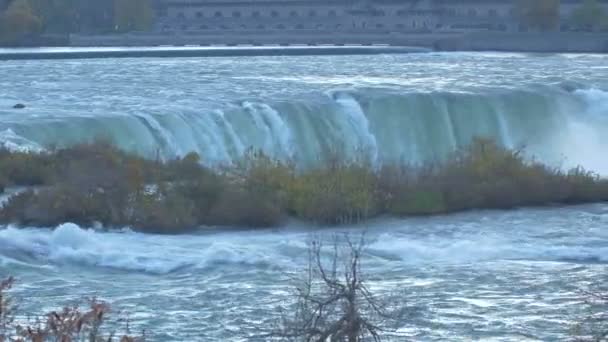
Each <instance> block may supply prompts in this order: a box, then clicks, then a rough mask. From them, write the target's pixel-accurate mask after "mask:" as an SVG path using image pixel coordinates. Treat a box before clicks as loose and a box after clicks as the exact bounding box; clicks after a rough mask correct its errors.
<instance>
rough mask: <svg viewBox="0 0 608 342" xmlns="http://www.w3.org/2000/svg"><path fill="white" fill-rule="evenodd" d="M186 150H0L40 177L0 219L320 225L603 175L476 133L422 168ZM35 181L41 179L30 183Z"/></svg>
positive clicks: (507, 200) (17, 179) (142, 225)
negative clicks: (213, 161) (168, 155)
mask: <svg viewBox="0 0 608 342" xmlns="http://www.w3.org/2000/svg"><path fill="white" fill-rule="evenodd" d="M200 160H201V158H200V156H199V155H198V154H195V153H190V154H188V155H186V156H185V157H183V158H177V159H175V160H171V161H168V162H166V163H163V162H160V161H149V160H145V159H142V158H140V157H137V156H134V155H131V154H128V153H125V152H122V151H120V150H118V149H117V148H115V147H113V146H112V145H110V144H107V143H103V142H98V143H94V144H86V145H78V146H74V147H70V148H66V149H61V150H55V151H52V152H48V153H21V152H10V151H7V150H0V190H1V189H2V187H3V186H9V185H26V186H38V188H37V189H36V191H34V190H31V191H26V192H24V193H21V194H19V195H16V196H13V197H11V198H10V199H9V200H8V203H7V204H6V205H5V206H4V207H3V208H0V222H2V223H8V222H12V223H18V224H21V225H34V226H56V225H58V224H61V223H64V222H68V221H69V222H74V223H78V224H82V225H91V224H93V223H94V222H101V223H102V224H104V225H106V226H131V227H133V228H135V229H139V230H146V231H154V232H162V233H170V232H171V233H172V232H178V231H182V230H185V229H191V228H194V227H197V226H201V225H220V226H249V227H268V226H276V225H279V224H282V223H283V222H284V221H285V218H286V217H287V216H292V217H295V218H299V219H303V220H308V221H312V222H315V223H319V224H347V223H356V222H359V221H361V220H364V219H367V218H370V217H373V216H374V215H378V214H390V215H397V216H408V215H432V214H439V213H448V212H454V211H462V210H471V209H482V208H488V209H506V208H514V207H520V206H530V205H547V204H553V203H562V204H571V203H588V202H597V201H607V200H608V180H606V179H603V178H600V177H599V176H598V175H596V174H593V173H591V172H588V171H585V170H584V169H582V168H575V169H573V170H570V171H568V172H562V171H561V170H559V169H554V168H550V167H547V166H545V165H543V164H541V163H539V162H537V161H535V160H528V159H526V158H524V156H523V154H522V153H520V151H511V150H508V149H505V148H503V147H501V146H499V145H498V144H496V143H494V142H493V141H491V140H487V139H475V140H474V141H473V142H472V143H471V145H470V146H468V147H466V148H464V149H462V150H460V151H457V152H456V153H454V154H453V155H452V156H450V157H449V158H447V159H446V160H445V161H443V162H439V163H435V164H429V165H423V166H416V167H414V166H401V165H400V166H396V165H387V166H383V167H382V168H380V169H378V170H377V169H375V168H373V167H370V166H369V165H367V164H365V163H340V162H336V161H330V162H329V163H328V164H326V165H323V166H321V167H318V168H316V169H311V170H296V169H295V167H293V165H291V164H289V163H282V162H278V161H276V160H272V159H271V158H269V157H267V156H265V155H264V154H263V153H249V154H248V155H247V156H246V157H245V158H244V159H243V160H242V161H241V162H240V163H239V164H238V165H236V166H234V167H231V168H227V169H223V170H211V169H209V168H206V167H204V166H202V165H201V164H200ZM40 186H42V187H40Z"/></svg>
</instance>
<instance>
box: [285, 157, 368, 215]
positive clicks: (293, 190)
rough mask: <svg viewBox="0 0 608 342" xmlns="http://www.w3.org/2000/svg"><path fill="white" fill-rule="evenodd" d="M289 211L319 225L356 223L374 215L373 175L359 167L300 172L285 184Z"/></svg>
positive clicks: (338, 167)
mask: <svg viewBox="0 0 608 342" xmlns="http://www.w3.org/2000/svg"><path fill="white" fill-rule="evenodd" d="M287 191H288V208H289V212H290V213H291V214H293V215H295V216H297V217H300V218H303V219H307V220H311V221H314V222H317V223H323V224H345V223H356V222H359V221H361V220H363V219H366V218H368V217H370V216H372V215H374V214H375V213H376V212H377V209H378V198H377V192H376V175H375V174H374V173H373V171H372V169H371V168H369V167H366V166H359V165H354V164H353V165H334V166H331V167H329V168H324V169H316V170H312V171H308V172H304V173H303V174H301V175H298V176H297V177H295V179H294V180H293V182H291V183H290V184H288V188H287Z"/></svg>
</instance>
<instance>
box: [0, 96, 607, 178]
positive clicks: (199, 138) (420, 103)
mask: <svg viewBox="0 0 608 342" xmlns="http://www.w3.org/2000/svg"><path fill="white" fill-rule="evenodd" d="M0 129H5V131H4V133H2V134H0V143H2V144H4V145H10V146H11V147H14V148H18V147H21V146H23V147H28V146H29V148H32V147H34V148H35V147H40V146H51V145H53V146H66V145H72V144H75V143H81V142H87V141H90V140H91V139H94V138H102V139H106V140H110V141H111V142H114V143H115V144H117V145H118V146H120V147H121V148H123V149H125V150H128V151H132V152H136V153H139V154H142V155H145V156H148V157H157V156H160V157H163V158H172V157H175V156H180V155H184V154H186V153H188V152H192V151H194V152H198V153H199V154H200V155H201V156H202V160H203V162H204V163H206V164H208V165H217V164H231V163H234V162H235V161H236V160H238V159H240V158H241V157H242V156H243V154H244V153H246V152H247V150H248V149H256V150H262V151H264V152H265V153H266V154H268V155H270V156H272V157H275V158H278V159H283V160H290V161H293V162H295V163H296V164H298V165H300V166H304V167H306V166H312V165H315V164H317V163H318V162H319V161H322V160H324V159H325V158H329V157H332V156H335V155H340V156H343V157H344V158H346V159H357V160H361V159H365V160H367V161H369V162H371V163H375V164H382V163H394V162H408V163H421V162H425V161H432V160H437V159H441V158H443V157H444V156H445V155H446V154H448V153H450V152H452V151H454V150H456V149H458V148H460V147H462V146H465V145H467V144H468V143H469V142H470V141H471V139H472V138H473V137H475V136H484V137H490V138H494V139H495V140H497V141H499V142H500V143H502V144H503V145H505V146H507V147H513V148H519V147H522V146H526V147H527V151H529V153H531V154H533V155H534V156H535V157H537V158H539V159H541V160H543V161H546V162H550V163H552V164H560V165H565V166H576V165H582V166H585V167H587V168H589V169H592V170H595V171H598V172H601V173H608V161H604V160H600V158H597V156H598V153H599V152H601V151H604V150H605V149H606V147H608V136H606V135H605V134H603V132H605V131H606V129H608V93H607V92H605V91H603V90H600V89H584V88H581V86H580V85H578V84H563V85H560V86H538V87H532V88H529V89H524V90H516V89H495V90H488V91H486V92H483V93H475V94H473V93H447V92H429V93H403V92H402V91H396V90H391V89H350V90H334V91H329V92H327V93H326V94H325V95H324V96H320V97H319V96H317V97H315V98H314V99H311V98H304V99H301V100H294V101H277V102H274V103H264V102H256V101H244V102H240V103H234V104H232V105H229V106H227V107H225V108H222V109H216V110H213V111H208V112H203V113H197V112H195V111H192V112H188V113H185V112H182V113H166V114H165V115H156V114H155V115H153V114H148V113H145V112H142V113H140V114H137V115H107V116H66V117H62V118H53V119H48V120H42V119H40V120H26V121H24V122H10V123H7V122H2V121H0Z"/></svg>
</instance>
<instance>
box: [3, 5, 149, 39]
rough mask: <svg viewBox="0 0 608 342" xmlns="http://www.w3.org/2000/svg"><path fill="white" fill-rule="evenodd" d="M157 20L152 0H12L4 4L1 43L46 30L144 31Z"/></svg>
mask: <svg viewBox="0 0 608 342" xmlns="http://www.w3.org/2000/svg"><path fill="white" fill-rule="evenodd" d="M153 20H154V7H153V3H152V0H105V1H103V0H9V2H8V5H7V6H6V8H4V9H2V8H0V44H13V43H16V42H19V41H20V40H23V39H27V38H29V37H35V36H37V35H40V34H42V33H45V34H67V33H76V32H87V33H111V32H127V31H143V30H147V29H149V28H150V27H151V26H152V23H153Z"/></svg>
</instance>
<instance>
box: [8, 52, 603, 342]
mask: <svg viewBox="0 0 608 342" xmlns="http://www.w3.org/2000/svg"><path fill="white" fill-rule="evenodd" d="M606 65H608V56H602V55H524V54H492V53H445V54H444V53H429V54H416V55H391V56H339V57H338V56H334V57H331V56H320V57H259V58H257V57H256V58H217V59H204V58H191V59H187V58H186V59H177V60H172V59H121V60H113V59H99V60H86V61H85V60H82V61H80V60H69V61H58V60H55V61H7V62H0V75H1V76H2V77H0V89H2V91H1V92H0V142H2V144H4V145H5V146H6V147H8V148H11V149H23V150H28V149H29V150H42V149H45V148H48V147H50V146H67V145H70V144H75V143H78V142H85V141H92V140H94V139H108V140H111V141H112V142H114V143H116V144H117V145H119V146H121V147H122V148H124V149H126V150H130V151H134V152H137V153H141V154H143V155H147V156H155V155H156V154H157V153H160V154H161V155H162V156H163V157H165V158H171V157H174V156H177V155H183V154H185V153H188V152H190V151H197V152H199V153H200V154H201V156H202V160H203V161H204V162H205V163H207V164H210V165H217V164H226V163H231V162H234V161H235V160H237V159H238V158H239V157H240V156H242V155H243V154H244V153H246V152H247V150H249V149H251V148H254V149H262V150H264V151H265V152H266V153H268V154H269V155H271V156H274V157H276V158H281V159H286V160H293V161H295V162H296V163H298V164H299V165H301V166H303V167H307V166H312V165H315V164H316V163H318V162H319V161H321V160H323V158H325V157H327V156H331V155H333V154H335V153H338V154H339V155H342V156H346V157H349V158H364V159H365V160H367V161H369V162H372V163H377V164H380V163H387V162H413V163H416V162H422V161H426V160H435V159H438V158H441V157H442V156H445V155H446V154H447V153H449V152H451V151H453V150H454V149H457V148H459V147H461V146H464V145H466V144H467V143H468V142H469V141H470V140H471V139H472V138H473V137H474V136H489V137H492V138H494V139H496V140H497V141H499V142H500V143H502V144H503V145H505V146H508V147H514V148H518V147H521V146H526V150H527V151H528V153H529V154H530V155H534V156H535V157H537V158H540V159H542V160H544V161H547V162H549V163H553V164H556V165H562V166H573V165H583V166H585V167H586V168H588V169H591V170H594V171H597V172H599V173H601V174H608V159H606V158H605V153H606V152H605V151H606V150H607V148H608V135H606V132H608V68H606ZM16 103H24V104H25V105H26V106H27V107H26V108H25V109H21V110H17V109H12V106H13V105H14V104H16ZM607 224H608V206H606V205H602V204H597V205H590V206H582V207H570V208H561V207H554V208H546V209H522V210H514V211H504V212H502V211H497V212H471V213H466V214H459V215H450V216H442V217H435V218H419V219H409V220H397V219H390V218H383V219H379V220H376V221H374V222H370V223H369V224H368V225H364V226H356V227H344V228H341V229H336V228H333V229H320V230H319V229H317V228H318V227H309V226H306V225H304V224H302V223H293V224H291V225H289V226H287V227H283V228H280V229H276V230H258V231H247V230H243V231H238V230H231V231H222V230H216V229H201V231H200V232H199V233H197V234H190V235H177V236H160V235H144V234H139V233H134V232H131V231H129V230H128V229H125V230H123V231H118V232H105V231H102V230H90V229H87V228H86V227H78V226H76V225H73V224H70V223H66V224H64V225H61V226H59V227H51V229H49V228H35V227H31V228H25V229H20V228H16V227H0V277H3V276H5V275H8V274H13V275H15V276H16V277H17V279H18V281H19V284H20V286H18V287H17V288H16V290H15V293H14V294H15V295H16V296H17V297H19V298H24V299H27V301H24V302H23V304H22V306H21V310H22V314H23V315H28V314H33V313H34V312H38V311H39V310H35V309H36V308H39V307H43V308H46V309H54V308H56V307H58V306H61V305H64V304H66V303H72V302H73V301H74V300H76V299H78V298H82V297H90V296H94V295H97V296H100V297H101V298H103V299H107V300H108V301H110V302H111V303H112V304H113V305H114V307H116V308H118V310H125V311H128V312H130V313H132V316H131V321H132V325H133V326H134V328H135V329H146V330H147V331H148V334H149V337H150V339H151V340H152V341H239V340H243V341H244V340H253V341H264V339H263V338H255V336H259V330H260V328H261V327H271V326H272V325H273V324H274V322H276V319H277V316H276V315H277V313H278V311H277V310H276V306H277V305H280V304H283V303H289V300H290V296H289V290H290V285H291V284H292V282H291V279H292V276H293V275H294V273H297V272H298V271H300V270H302V269H303V267H304V264H305V262H306V246H307V241H308V240H310V238H311V233H310V232H311V231H314V232H315V233H314V234H317V235H318V236H320V238H321V239H330V238H331V236H332V234H334V233H336V232H342V231H346V232H348V233H350V234H352V235H357V234H359V233H360V232H361V231H363V230H366V231H367V241H368V249H367V250H366V254H365V264H364V268H365V270H366V272H367V274H368V279H369V282H370V285H371V286H372V287H373V288H375V289H376V290H377V291H379V293H381V294H382V293H395V292H398V293H400V297H399V298H400V299H399V301H401V303H399V304H403V305H404V306H407V307H408V308H410V309H411V310H412V312H413V313H414V314H413V315H412V318H411V319H409V320H407V321H403V322H400V323H401V324H400V330H399V331H400V333H401V336H399V337H395V338H394V340H395V341H402V340H407V339H411V340H474V339H484V340H500V341H520V340H526V339H528V340H543V341H554V340H562V339H565V338H566V337H567V336H568V333H569V326H568V324H567V322H568V321H571V320H573V319H575V318H576V317H578V316H579V315H581V314H584V312H583V311H584V308H583V306H581V303H580V292H579V291H580V289H584V288H585V287H587V286H589V285H592V284H602V283H605V282H606V280H607V279H606V274H607V273H606V271H608V268H607V267H606V265H607V264H608V230H607V229H606V227H607ZM159 313H161V314H159Z"/></svg>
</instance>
